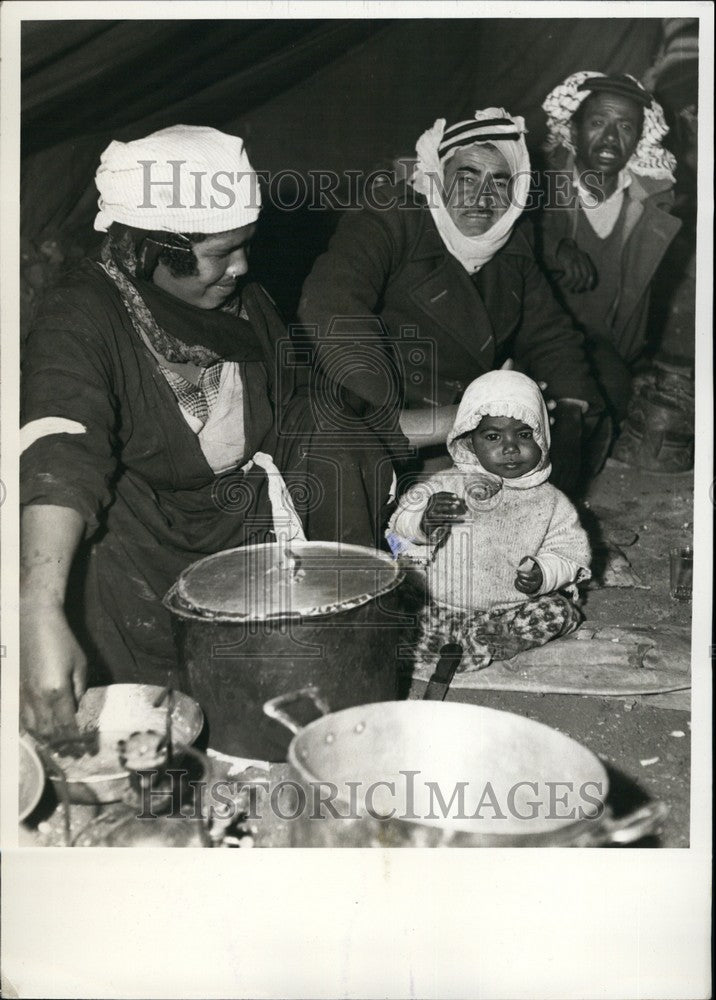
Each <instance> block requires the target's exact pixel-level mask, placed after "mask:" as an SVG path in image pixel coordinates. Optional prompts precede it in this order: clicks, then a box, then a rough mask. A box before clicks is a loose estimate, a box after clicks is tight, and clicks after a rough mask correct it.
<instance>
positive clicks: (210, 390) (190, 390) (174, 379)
mask: <svg viewBox="0 0 716 1000" xmlns="http://www.w3.org/2000/svg"><path fill="white" fill-rule="evenodd" d="M223 367H224V362H223V361H219V362H217V364H215V365H210V366H209V367H208V368H204V370H203V371H202V373H201V376H200V377H199V384H198V385H194V383H193V382H190V381H189V380H188V379H186V378H184V376H183V375H179V374H178V373H177V372H173V371H170V370H169V369H168V368H165V367H164V366H163V365H162V364H161V363H160V365H159V368H160V369H161V372H162V375H164V377H165V378H166V380H167V382H168V383H169V386H170V388H171V390H172V392H173V393H174V395H175V396H176V398H177V402H178V403H179V405H180V406H181V408H182V409H183V410H186V411H187V412H188V413H190V414H191V415H192V416H193V417H196V419H197V420H200V421H201V423H202V425H203V424H205V423H206V421H207V420H208V419H209V414H210V413H211V411H212V409H213V408H214V405H215V404H216V400H217V399H218V397H219V383H220V382H221V372H222V369H223Z"/></svg>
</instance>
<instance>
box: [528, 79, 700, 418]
mask: <svg viewBox="0 0 716 1000" xmlns="http://www.w3.org/2000/svg"><path fill="white" fill-rule="evenodd" d="M542 107H543V108H544V110H545V112H546V114H547V128H548V140H547V145H546V149H547V152H548V153H549V154H551V160H552V163H551V165H552V167H553V168H554V169H556V170H560V171H565V172H566V173H567V183H566V185H564V184H562V185H561V186H560V188H559V189H558V188H557V186H555V187H554V189H553V190H554V191H555V192H556V191H557V190H559V191H560V195H561V196H560V197H559V198H557V197H555V196H554V195H553V196H552V197H551V199H550V200H551V204H547V205H546V206H545V211H544V215H543V229H542V236H543V256H544V262H545V265H546V267H547V268H548V270H549V271H551V272H552V273H553V275H554V277H555V280H556V284H557V291H558V294H559V296H560V297H561V299H562V301H563V304H564V306H565V307H566V309H567V310H568V311H569V313H570V314H571V316H572V317H573V319H574V321H575V322H576V323H577V324H578V325H579V326H580V328H581V329H582V330H583V332H584V334H585V338H586V345H587V351H588V354H589V358H590V361H591V363H592V368H593V371H594V373H595V376H596V378H597V381H598V382H599V385H600V388H601V390H602V392H603V394H604V397H605V399H606V401H607V405H608V407H609V410H610V413H611V416H612V419H613V420H614V421H615V422H617V423H618V422H620V421H622V420H623V419H624V416H625V414H626V407H627V403H628V401H629V397H630V395H631V377H632V372H631V366H632V364H633V363H634V362H635V361H637V360H638V359H639V357H640V356H641V354H642V353H643V351H644V348H645V346H646V338H647V319H648V311H649V298H650V289H651V285H652V282H653V279H654V275H655V273H656V270H657V268H658V267H659V264H660V263H661V260H662V258H663V257H664V254H665V253H666V250H667V248H668V246H669V244H670V243H671V241H672V240H673V239H674V236H675V235H676V233H677V232H678V230H679V227H680V225H681V223H680V222H679V220H678V219H676V218H674V217H673V216H672V215H670V214H669V213H670V210H671V206H672V204H673V193H672V188H673V185H674V175H673V170H674V167H675V162H676V161H675V158H674V156H673V154H672V153H670V152H668V151H667V150H665V149H664V147H663V146H662V140H663V138H664V136H665V135H666V134H667V132H668V128H667V126H666V123H665V121H664V113H663V111H662V109H661V107H660V105H659V104H657V102H656V101H655V100H654V99H653V98H652V96H651V95H650V94H649V93H648V92H647V91H646V90H645V89H644V88H643V87H642V86H641V84H639V83H638V81H637V80H635V79H634V77H631V76H605V75H604V74H603V73H593V72H586V71H585V72H580V73H574V74H573V75H572V76H569V77H567V79H566V80H565V81H564V82H563V83H561V84H560V85H559V86H558V87H556V88H555V89H554V90H553V91H552V92H551V93H550V94H549V95H548V96H547V98H546V100H545V102H544V104H543V105H542ZM565 196H566V197H565Z"/></svg>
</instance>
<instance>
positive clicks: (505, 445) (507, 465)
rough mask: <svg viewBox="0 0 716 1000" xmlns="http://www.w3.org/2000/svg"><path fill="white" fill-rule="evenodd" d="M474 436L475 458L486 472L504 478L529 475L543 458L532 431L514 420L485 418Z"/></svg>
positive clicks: (508, 418) (526, 425)
mask: <svg viewBox="0 0 716 1000" xmlns="http://www.w3.org/2000/svg"><path fill="white" fill-rule="evenodd" d="M471 437H472V447H473V448H474V449H475V455H476V456H477V458H478V461H479V462H480V465H481V466H482V467H483V469H484V470H485V472H491V473H492V474H493V475H495V476H502V478H503V479H518V478H519V477H520V476H524V475H526V474H527V473H528V472H531V471H532V469H534V468H535V466H536V465H538V464H539V461H540V459H541V458H542V452H541V451H540V447H539V445H538V444H537V442H536V441H535V439H534V435H533V431H532V428H531V427H530V426H529V425H528V424H523V423H522V421H521V420H515V419H514V417H491V416H489V415H488V416H485V417H483V418H482V420H481V421H480V423H479V424H478V426H477V427H476V428H475V430H474V431H473V432H472V435H471Z"/></svg>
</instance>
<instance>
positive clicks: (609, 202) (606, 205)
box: [573, 170, 631, 240]
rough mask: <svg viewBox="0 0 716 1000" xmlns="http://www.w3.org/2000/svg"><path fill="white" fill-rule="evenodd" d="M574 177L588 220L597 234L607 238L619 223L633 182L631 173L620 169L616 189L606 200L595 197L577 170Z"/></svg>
mask: <svg viewBox="0 0 716 1000" xmlns="http://www.w3.org/2000/svg"><path fill="white" fill-rule="evenodd" d="M573 179H574V186H575V188H576V191H577V195H578V197H579V201H580V204H581V206H582V211H583V212H584V215H585V217H586V219H587V221H588V222H589V224H590V226H591V227H592V229H593V230H594V232H595V233H596V234H597V236H598V237H599V238H600V239H602V240H605V239H606V238H607V236H609V234H610V233H611V231H612V230H613V229H614V227H615V225H616V224H617V219H618V218H619V213H620V212H621V210H622V205H623V204H624V192H625V191H626V189H627V188H628V187H629V185H630V184H631V174H630V173H629V171H628V170H622V171H620V173H619V177H618V178H617V186H616V188H615V190H614V191H613V193H612V194H610V195H609V197H608V198H605V199H604V201H599V200H598V199H597V198H595V197H594V192H593V191H590V190H589V189H588V188H585V187H584V186H583V185H582V183H581V182H580V180H579V173H578V171H577V170H575V171H574V175H573Z"/></svg>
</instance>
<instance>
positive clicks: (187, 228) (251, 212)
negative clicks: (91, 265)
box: [94, 125, 261, 233]
mask: <svg viewBox="0 0 716 1000" xmlns="http://www.w3.org/2000/svg"><path fill="white" fill-rule="evenodd" d="M172 161H173V162H172ZM95 183H96V185H97V190H98V191H99V201H98V205H99V212H98V214H97V217H96V218H95V221H94V228H95V229H98V230H100V231H101V232H106V231H107V229H109V227H110V225H111V223H112V222H122V223H124V224H125V225H127V226H134V227H136V228H137V229H148V230H161V231H164V232H169V233H221V232H225V231H227V230H229V229H239V228H240V227H241V226H248V225H250V224H251V223H252V222H255V221H256V219H257V218H258V215H259V210H260V208H261V194H260V191H259V185H258V178H257V176H256V173H255V171H254V169H253V167H252V166H251V164H250V163H249V158H248V156H247V155H246V151H245V149H244V142H243V139H240V138H239V137H238V136H235V135H226V134H225V133H224V132H219V131H217V129H214V128H206V127H204V126H199V125H172V126H171V127H170V128H165V129H162V130H161V131H160V132H154V133H153V134H152V135H148V136H146V137H145V138H143V139H135V140H134V141H133V142H111V143H110V144H109V146H107V148H106V149H105V151H104V153H102V156H101V158H100V165H99V168H98V170H97V174H96V176H95Z"/></svg>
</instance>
